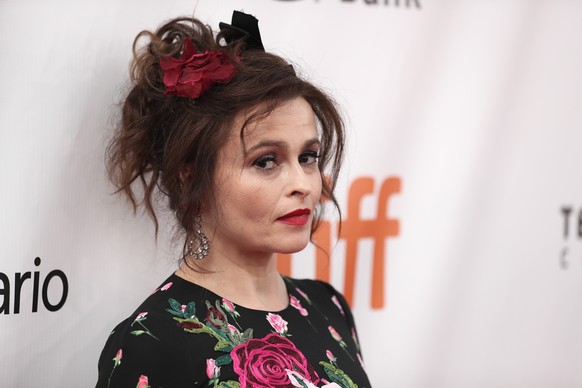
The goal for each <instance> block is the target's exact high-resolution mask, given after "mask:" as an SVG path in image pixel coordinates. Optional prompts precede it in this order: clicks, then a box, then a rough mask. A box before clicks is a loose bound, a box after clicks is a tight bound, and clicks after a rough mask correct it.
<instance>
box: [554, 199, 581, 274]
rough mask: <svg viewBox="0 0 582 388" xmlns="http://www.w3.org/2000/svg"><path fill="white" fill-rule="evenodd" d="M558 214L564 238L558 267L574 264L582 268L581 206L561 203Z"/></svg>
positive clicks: (569, 266) (568, 266)
mask: <svg viewBox="0 0 582 388" xmlns="http://www.w3.org/2000/svg"><path fill="white" fill-rule="evenodd" d="M560 214H561V215H562V222H563V224H562V236H563V238H564V242H563V246H562V248H561V250H560V253H559V263H560V267H561V268H562V269H564V270H568V269H570V268H572V267H574V266H576V267H579V268H580V269H582V206H580V207H575V206H571V205H563V206H562V207H561V208H560Z"/></svg>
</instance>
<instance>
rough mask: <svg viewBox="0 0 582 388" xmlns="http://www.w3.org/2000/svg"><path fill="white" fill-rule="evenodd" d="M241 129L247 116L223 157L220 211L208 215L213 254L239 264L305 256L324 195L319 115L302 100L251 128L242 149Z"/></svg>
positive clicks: (217, 193) (239, 120)
mask: <svg viewBox="0 0 582 388" xmlns="http://www.w3.org/2000/svg"><path fill="white" fill-rule="evenodd" d="M243 122H244V117H242V115H241V116H240V117H238V118H237V120H235V124H234V125H233V128H232V129H231V135H230V137H229V139H228V140H227V142H226V144H225V145H224V147H223V149H222V150H221V152H220V153H219V157H218V161H217V166H216V174H215V185H216V186H215V204H216V205H215V207H213V208H210V209H206V211H205V212H204V220H203V225H204V228H205V230H206V231H207V232H209V233H208V234H209V238H210V240H211V244H212V247H211V252H212V251H214V252H215V253H217V254H220V255H223V256H225V257H232V258H234V257H251V256H256V255H257V254H258V255H265V254H269V255H270V254H272V253H293V252H297V251H300V250H301V249H303V248H304V247H305V246H306V245H307V243H308V242H309V238H310V231H311V222H312V220H313V215H314V209H315V206H316V205H317V203H318V201H319V197H320V195H321V174H320V171H319V168H318V155H319V149H320V143H319V139H318V136H317V128H316V123H315V117H314V113H313V110H312V109H311V107H310V106H309V104H308V103H307V101H305V100H304V99H303V98H296V99H294V100H291V101H289V102H287V103H284V104H283V105H281V106H280V107H278V108H277V109H275V110H274V111H273V112H271V114H269V115H268V116H267V117H265V118H263V119H261V120H259V121H255V122H251V123H250V124H249V125H248V126H247V128H246V129H245V132H244V144H243V142H242V141H241V139H240V128H241V127H242V125H243ZM241 255H242V256H241Z"/></svg>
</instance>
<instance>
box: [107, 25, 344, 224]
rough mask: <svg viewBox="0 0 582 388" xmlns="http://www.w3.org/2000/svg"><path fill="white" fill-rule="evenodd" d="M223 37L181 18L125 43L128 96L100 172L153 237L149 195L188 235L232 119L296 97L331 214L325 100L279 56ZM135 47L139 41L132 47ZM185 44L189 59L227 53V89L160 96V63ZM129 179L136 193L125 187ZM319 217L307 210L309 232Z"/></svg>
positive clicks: (331, 153) (331, 159) (331, 157)
mask: <svg viewBox="0 0 582 388" xmlns="http://www.w3.org/2000/svg"><path fill="white" fill-rule="evenodd" d="M225 33H226V32H223V31H221V32H219V33H218V34H216V36H215V34H214V33H213V31H212V29H211V28H210V27H209V26H207V25H205V24H203V23H202V22H200V21H199V20H197V19H195V18H190V17H181V18H176V19H173V20H170V21H168V22H167V23H165V24H164V25H162V26H161V27H160V28H159V29H158V30H157V31H155V32H150V31H142V32H140V33H139V34H138V35H137V37H136V38H135V41H134V43H133V60H132V62H131V67H130V77H131V89H130V91H129V93H128V95H127V97H126V98H125V101H124V103H123V107H122V112H121V113H122V115H121V119H120V122H119V124H118V126H117V127H116V130H115V134H114V137H113V139H112V140H111V142H110V144H109V147H108V151H107V167H108V172H109V176H110V179H111V180H112V182H113V183H114V184H115V186H116V187H117V189H118V190H117V192H122V193H123V194H125V195H126V196H127V197H128V199H129V200H130V202H131V204H132V205H133V209H134V211H135V210H137V208H138V206H140V205H143V206H145V209H146V211H147V213H148V214H149V215H150V217H151V218H152V220H153V222H154V225H155V230H156V235H157V231H158V219H157V216H156V211H155V209H154V202H155V198H156V194H159V193H163V194H164V195H166V196H167V197H168V200H169V206H170V208H171V209H172V210H173V211H175V213H176V216H177V218H178V221H179V223H180V225H181V226H182V227H183V228H184V230H185V232H186V233H188V234H190V233H191V232H192V231H193V227H194V225H193V224H194V217H195V216H196V215H197V214H198V213H200V211H201V209H202V207H203V204H205V203H211V202H210V201H212V200H213V197H214V196H213V190H214V171H215V166H216V160H217V155H219V150H220V149H221V147H222V146H223V145H224V144H225V142H226V139H227V138H228V136H229V134H230V130H231V126H232V125H233V122H234V119H235V117H236V116H237V115H239V114H241V113H245V114H246V113H252V115H251V116H250V118H249V119H248V120H247V121H246V123H245V125H246V124H248V123H249V122H250V121H251V120H260V119H261V118H263V117H265V116H267V115H268V114H269V113H270V112H272V111H273V110H274V109H275V108H277V107H278V106H280V105H282V104H283V103H285V102H287V101H289V100H292V99H294V98H297V97H302V98H304V99H305V100H306V101H307V102H308V103H309V105H310V106H311V108H312V109H313V112H314V113H315V116H316V119H317V123H318V127H319V128H318V131H319V132H320V136H321V139H320V141H321V152H320V158H319V168H320V171H321V173H322V175H323V174H324V172H325V174H326V177H327V178H326V179H323V189H322V190H323V192H322V198H325V199H327V200H330V201H331V202H332V203H333V204H334V206H335V207H336V209H337V210H338V212H339V207H338V203H337V200H336V198H335V196H334V194H333V191H334V187H335V184H336V180H337V177H338V174H339V169H340V165H341V161H342V157H343V151H344V125H343V121H342V119H341V116H340V114H339V112H338V110H337V108H336V106H335V104H334V102H333V100H332V99H331V98H330V97H329V96H328V95H326V94H325V93H324V92H322V91H321V90H320V89H318V88H317V87H315V86H314V85H312V84H311V83H309V82H307V81H305V80H303V79H301V78H299V77H298V76H297V75H296V73H295V71H294V69H293V67H292V66H290V65H289V63H287V62H286V61H285V60H284V59H282V58H281V57H279V56H277V55H274V54H270V53H266V52H263V51H262V50H253V49H248V50H245V40H244V39H238V40H235V41H231V42H230V43H226V40H225V35H224V34H225ZM143 39H146V40H147V43H146V44H145V45H141V47H138V45H139V44H140V42H141V41H142V40H143ZM185 39H191V40H192V42H193V43H194V46H195V47H196V49H197V51H198V52H204V51H205V50H210V51H212V50H223V51H224V52H225V53H227V55H228V56H229V58H230V60H231V62H232V63H234V64H235V67H236V70H237V74H236V75H235V77H234V78H233V79H232V80H231V81H230V82H228V83H227V84H216V85H214V86H213V87H212V88H211V89H209V90H208V91H206V92H205V93H204V94H203V95H202V96H200V97H199V98H197V99H195V100H193V99H189V98H183V97H177V96H168V95H166V94H164V92H165V86H164V83H163V72H162V69H161V68H160V58H161V57H163V56H168V55H170V56H172V57H175V58H178V57H179V56H180V54H181V51H182V48H183V42H184V40H185ZM244 127H245V126H243V128H241V130H240V136H241V138H242V137H243V132H244ZM184 171H188V174H184ZM136 181H139V182H140V183H141V187H140V186H139V185H138V186H137V187H136V186H135V185H134V183H135V182H136ZM318 207H321V206H318ZM320 218H321V209H317V211H316V213H315V216H314V222H313V224H312V233H313V232H314V231H315V229H316V228H317V226H318V224H319V221H320Z"/></svg>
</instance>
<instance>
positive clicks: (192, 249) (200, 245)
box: [184, 215, 210, 260]
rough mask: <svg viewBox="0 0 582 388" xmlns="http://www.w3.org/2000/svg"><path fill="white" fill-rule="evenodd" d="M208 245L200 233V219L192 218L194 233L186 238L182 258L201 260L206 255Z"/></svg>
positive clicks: (201, 232) (205, 238) (198, 216)
mask: <svg viewBox="0 0 582 388" xmlns="http://www.w3.org/2000/svg"><path fill="white" fill-rule="evenodd" d="M209 250H210V243H209V242H208V237H206V235H205V234H204V232H203V231H202V217H201V216H200V215H197V216H196V217H194V233H193V234H191V235H189V236H188V243H187V244H186V249H185V254H184V257H186V258H191V259H194V260H202V259H204V258H205V257H206V256H207V255H208V251H209Z"/></svg>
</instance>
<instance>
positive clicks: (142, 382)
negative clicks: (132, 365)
mask: <svg viewBox="0 0 582 388" xmlns="http://www.w3.org/2000/svg"><path fill="white" fill-rule="evenodd" d="M135 388H150V385H149V383H148V377H147V376H144V375H141V376H139V381H138V382H137V385H136V386H135Z"/></svg>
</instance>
